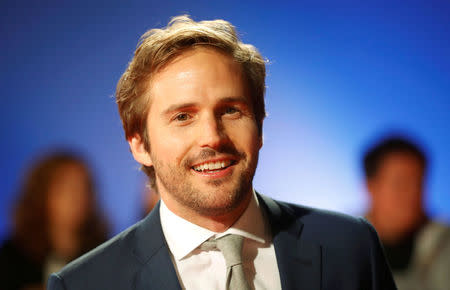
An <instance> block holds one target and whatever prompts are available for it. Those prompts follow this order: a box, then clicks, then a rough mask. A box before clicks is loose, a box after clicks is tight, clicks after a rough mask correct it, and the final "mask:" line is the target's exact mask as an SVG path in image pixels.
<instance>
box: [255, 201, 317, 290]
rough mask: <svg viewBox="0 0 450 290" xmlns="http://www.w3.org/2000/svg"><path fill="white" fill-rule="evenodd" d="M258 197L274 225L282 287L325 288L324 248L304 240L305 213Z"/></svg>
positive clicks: (273, 234) (273, 230)
mask: <svg viewBox="0 0 450 290" xmlns="http://www.w3.org/2000/svg"><path fill="white" fill-rule="evenodd" d="M258 199H259V202H260V204H262V205H263V208H264V209H265V210H266V213H267V216H268V220H269V223H270V226H271V230H272V237H273V244H274V247H275V254H276V258H277V264H278V270H279V272H280V280H281V286H282V289H302V290H303V289H304V290H308V289H314V290H316V289H321V263H322V261H321V247H320V245H319V244H317V243H311V242H307V241H305V240H304V239H302V236H301V233H302V230H303V228H304V226H305V225H304V224H303V223H302V222H301V213H300V216H299V213H294V212H293V210H292V209H291V208H289V207H288V206H285V205H282V204H279V203H276V202H275V201H273V200H272V199H270V198H268V197H266V196H262V195H259V194H258ZM305 214H306V213H305Z"/></svg>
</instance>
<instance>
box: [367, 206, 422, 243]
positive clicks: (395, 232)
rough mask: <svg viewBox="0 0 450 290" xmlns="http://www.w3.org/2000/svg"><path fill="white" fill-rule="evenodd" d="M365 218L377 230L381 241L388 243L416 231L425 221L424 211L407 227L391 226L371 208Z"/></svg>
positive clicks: (397, 240) (399, 240)
mask: <svg viewBox="0 0 450 290" xmlns="http://www.w3.org/2000/svg"><path fill="white" fill-rule="evenodd" d="M367 218H368V219H369V221H370V222H371V223H372V225H373V226H374V227H375V229H376V230H377V233H378V236H379V237H380V239H381V241H382V242H383V243H385V244H389V245H394V244H397V243H399V242H401V241H402V240H403V239H405V238H406V237H408V236H409V235H411V234H413V233H415V232H416V231H418V230H419V229H420V228H421V227H422V226H423V224H424V223H425V222H426V221H427V218H426V215H425V213H424V212H422V213H421V214H420V216H419V217H418V218H417V220H416V222H415V223H414V224H412V225H411V226H409V227H403V228H394V227H392V226H391V224H388V223H387V222H385V221H383V220H382V218H379V216H378V215H377V214H376V211H374V210H371V211H370V212H369V213H368V214H367Z"/></svg>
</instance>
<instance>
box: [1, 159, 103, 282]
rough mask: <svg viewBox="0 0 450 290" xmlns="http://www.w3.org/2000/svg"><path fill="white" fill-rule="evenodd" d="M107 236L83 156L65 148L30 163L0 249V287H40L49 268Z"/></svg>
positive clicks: (55, 266)
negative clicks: (10, 223)
mask: <svg viewBox="0 0 450 290" xmlns="http://www.w3.org/2000/svg"><path fill="white" fill-rule="evenodd" d="M106 238H107V226H106V222H105V220H104V218H103V216H102V215H101V214H100V211H99V209H98V206H97V201H96V191H95V188H94V181H93V177H92V174H91V172H90V170H89V168H88V166H87V165H86V163H85V161H84V160H83V159H82V158H81V157H79V156H78V155H76V154H73V153H71V152H66V151H64V152H63V151H58V152H53V153H51V154H48V155H45V156H43V158H40V159H39V160H38V161H37V162H36V163H35V164H33V165H32V166H31V168H30V170H29V171H28V173H27V174H26V176H25V179H24V180H23V183H22V185H21V188H20V191H19V195H18V200H17V202H16V205H15V207H14V209H13V230H12V234H11V236H10V238H8V239H7V240H6V241H5V242H4V243H3V244H2V245H1V248H0V289H8V290H9V289H44V286H45V283H46V281H47V278H48V276H49V274H50V273H52V272H54V271H57V270H59V269H60V268H61V267H63V266H64V265H65V264H67V263H68V262H69V261H71V260H73V259H74V258H76V257H78V256H80V255H81V254H83V253H84V252H86V251H88V250H90V249H92V248H94V247H96V246H97V245H99V244H100V243H102V242H103V241H105V240H106Z"/></svg>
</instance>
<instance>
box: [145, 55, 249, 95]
mask: <svg viewBox="0 0 450 290" xmlns="http://www.w3.org/2000/svg"><path fill="white" fill-rule="evenodd" d="M244 91H246V85H245V83H244V81H243V74H242V66H241V65H240V64H239V63H237V62H236V61H235V60H234V59H233V58H232V57H231V56H230V55H228V54H226V53H224V52H222V51H220V50H218V49H214V48H210V47H196V48H191V49H188V50H186V51H183V52H182V53H181V54H179V55H178V56H176V57H174V58H173V59H172V60H170V61H169V62H168V63H167V64H165V65H164V66H163V67H162V68H160V69H159V70H158V71H157V73H156V74H155V75H154V76H153V77H152V78H151V80H150V83H149V94H150V98H151V102H152V103H153V102H155V101H157V102H158V101H161V100H162V101H168V100H169V99H171V98H173V97H176V99H178V100H182V99H183V98H192V97H194V96H195V97H208V96H215V97H218V96H222V95H223V96H225V95H228V96H227V97H230V96H235V95H236V94H239V95H243V94H245V93H244Z"/></svg>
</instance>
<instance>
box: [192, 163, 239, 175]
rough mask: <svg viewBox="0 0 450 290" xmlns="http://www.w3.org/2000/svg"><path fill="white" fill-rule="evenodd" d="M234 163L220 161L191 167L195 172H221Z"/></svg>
mask: <svg viewBox="0 0 450 290" xmlns="http://www.w3.org/2000/svg"><path fill="white" fill-rule="evenodd" d="M233 163H234V161H233V160H220V161H212V162H205V163H201V164H198V165H195V166H193V167H192V169H194V170H195V171H197V172H214V171H219V170H223V169H225V168H227V167H229V166H231V165H232V164H233Z"/></svg>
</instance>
